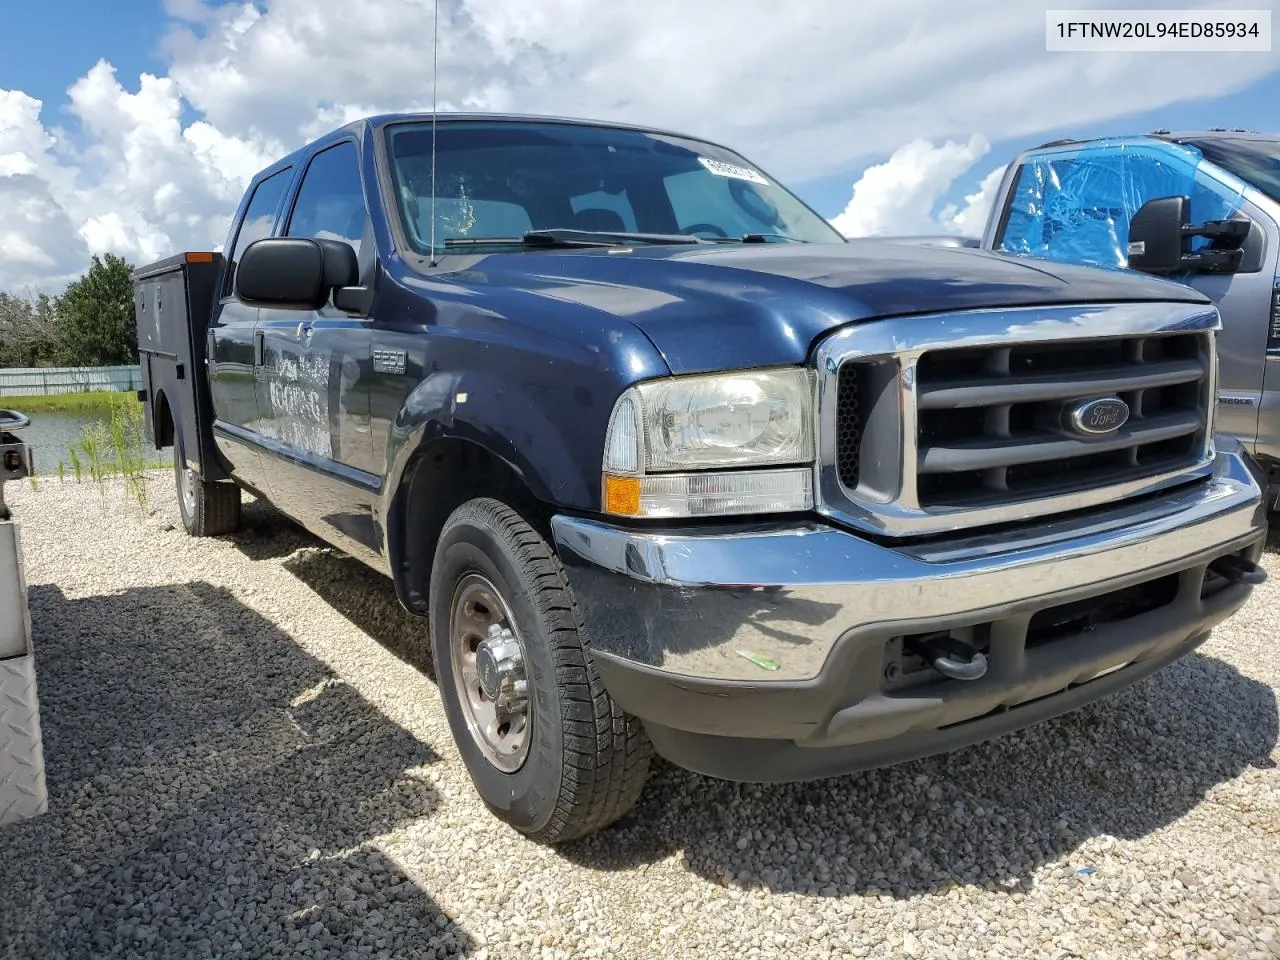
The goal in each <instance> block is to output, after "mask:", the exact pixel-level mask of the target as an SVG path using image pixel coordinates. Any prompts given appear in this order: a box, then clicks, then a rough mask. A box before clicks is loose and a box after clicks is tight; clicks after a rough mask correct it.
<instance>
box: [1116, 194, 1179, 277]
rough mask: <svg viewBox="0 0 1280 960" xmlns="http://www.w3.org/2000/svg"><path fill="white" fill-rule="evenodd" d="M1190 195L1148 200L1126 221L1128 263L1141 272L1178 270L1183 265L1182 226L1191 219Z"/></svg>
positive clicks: (1174, 271)
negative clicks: (1127, 227)
mask: <svg viewBox="0 0 1280 960" xmlns="http://www.w3.org/2000/svg"><path fill="white" fill-rule="evenodd" d="M1190 211H1191V198H1190V197H1187V196H1182V197H1159V198H1158V199H1155V200H1148V201H1147V202H1146V203H1144V204H1143V205H1142V206H1141V207H1139V208H1138V211H1137V212H1136V213H1135V214H1134V215H1133V219H1132V220H1130V221H1129V266H1130V267H1131V268H1132V269H1134V270H1141V271H1142V272H1143V273H1178V272H1180V271H1182V270H1185V269H1186V268H1185V267H1184V266H1183V265H1182V253H1183V236H1182V228H1183V227H1185V226H1186V225H1187V224H1188V223H1190V221H1191V213H1190Z"/></svg>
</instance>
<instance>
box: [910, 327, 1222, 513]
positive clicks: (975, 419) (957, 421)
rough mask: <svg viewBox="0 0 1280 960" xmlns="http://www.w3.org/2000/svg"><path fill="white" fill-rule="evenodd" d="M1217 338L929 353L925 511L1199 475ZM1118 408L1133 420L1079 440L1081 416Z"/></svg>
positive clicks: (923, 424)
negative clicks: (1080, 410) (1184, 473)
mask: <svg viewBox="0 0 1280 960" xmlns="http://www.w3.org/2000/svg"><path fill="white" fill-rule="evenodd" d="M1209 350H1210V344H1209V337H1208V335H1207V334H1202V333H1175V334H1156V335H1151V336H1145V337H1124V338H1118V339H1108V340H1096V341H1095V340H1068V341H1062V342H1056V343H1033V344H1022V345H1018V346H1014V347H1003V346H998V347H985V348H976V349H959V350H933V351H930V352H928V353H925V354H923V355H922V356H921V357H920V359H919V362H918V363H917V364H916V411H917V414H916V429H917V444H916V492H917V495H918V497H919V502H920V504H921V506H925V507H932V506H944V505H956V506H972V505H975V504H982V503H988V502H1003V501H1008V500H1010V499H1017V498H1022V497H1026V496H1029V495H1030V496H1042V495H1044V494H1046V493H1064V492H1069V491H1072V490H1085V489H1089V488H1091V487H1095V486H1098V485H1104V486H1109V485H1112V484H1115V483H1121V482H1123V481H1125V480H1131V479H1136V478H1140V477H1144V476H1147V475H1149V474H1151V473H1157V472H1163V471H1166V470H1170V469H1175V468H1178V467H1188V466H1194V465H1195V464H1196V463H1198V462H1199V460H1200V457H1201V453H1202V451H1203V449H1204V442H1205V436H1204V432H1205V429H1206V426H1207V413H1208V402H1207V393H1206V386H1207V383H1208V380H1209ZM1103 398H1107V399H1118V400H1120V401H1121V402H1122V403H1123V404H1124V405H1125V407H1127V409H1128V419H1127V421H1126V422H1125V423H1124V424H1123V425H1122V426H1121V427H1120V428H1119V429H1117V430H1115V431H1114V432H1112V433H1105V434H1101V435H1096V436H1088V435H1081V433H1080V432H1079V431H1077V430H1074V429H1073V428H1072V424H1071V419H1070V412H1071V410H1072V409H1073V407H1078V406H1079V405H1080V404H1082V403H1085V402H1088V401H1091V400H1096V399H1103Z"/></svg>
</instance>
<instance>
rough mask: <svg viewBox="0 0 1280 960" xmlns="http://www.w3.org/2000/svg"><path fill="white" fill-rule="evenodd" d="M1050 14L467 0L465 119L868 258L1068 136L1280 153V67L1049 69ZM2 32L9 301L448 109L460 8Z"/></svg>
mask: <svg viewBox="0 0 1280 960" xmlns="http://www.w3.org/2000/svg"><path fill="white" fill-rule="evenodd" d="M1276 2H1277V0H1249V2H1247V3H1246V2H1245V0H1224V2H1190V3H1187V2H1183V3H1180V4H1178V6H1180V7H1182V8H1187V9H1190V8H1214V7H1217V8H1220V9H1239V8H1240V7H1255V8H1260V9H1261V8H1269V7H1274V6H1275V4H1276ZM1166 4H1167V0H1163V2H1162V0H1155V2H1144V0H1124V2H1122V3H1111V4H1108V3H1103V2H1089V0H1073V3H1072V4H1071V5H1070V6H1072V7H1074V8H1077V9H1079V8H1087V7H1095V8H1098V9H1114V8H1118V7H1124V8H1127V9H1132V8H1143V7H1151V8H1155V7H1160V6H1163V5H1166ZM1046 6H1051V7H1054V8H1058V7H1062V6H1065V4H1062V3H1037V2H1030V0H1019V2H1018V3H1016V4H1015V3H1010V2H1009V0H965V2H964V3H955V2H954V0H895V2H894V3H892V4H869V3H848V4H838V3H832V2H831V0H789V2H787V3H778V2H776V0H736V2H734V3H731V4H730V3H710V2H699V3H695V2H690V0H643V2H641V0H630V2H626V0H613V2H601V0H440V33H441V48H440V80H439V83H440V101H441V108H442V109H468V110H480V111H485V110H494V111H508V112H522V113H539V114H554V115H562V116H565V115H567V116H581V117H594V118H599V119H607V120H621V121H629V122H637V123H644V124H650V125H654V126H660V127H665V128H668V129H674V130H677V131H680V132H684V133H688V134H692V135H695V136H705V137H708V138H710V139H714V140H717V141H719V142H722V143H725V144H727V145H729V146H732V147H734V148H735V149H737V150H739V151H740V152H742V153H743V154H744V155H745V156H747V157H748V158H749V159H751V160H752V161H753V162H755V163H758V164H759V165H761V166H762V167H763V168H764V169H766V170H768V171H769V172H770V173H771V174H772V175H773V176H775V177H777V178H779V179H780V180H782V181H783V182H784V183H786V184H787V185H789V186H790V187H791V188H792V189H794V190H795V191H796V192H797V193H798V194H799V195H800V196H801V197H802V198H803V199H805V200H806V201H807V202H809V203H810V205H812V206H813V207H814V208H815V209H816V210H817V211H818V212H819V213H821V214H822V215H823V216H825V217H828V218H829V219H831V220H832V222H833V223H835V224H836V225H837V226H838V227H839V228H840V229H841V231H842V232H844V233H845V234H846V235H848V236H862V235H878V234H916V233H964V234H969V235H976V234H978V233H980V232H981V229H982V226H983V224H984V223H985V220H986V215H987V211H988V208H989V206H990V197H991V192H992V191H993V190H994V188H995V186H996V184H997V183H998V179H999V174H1000V172H1001V171H1002V170H1003V167H1004V165H1005V164H1006V163H1007V162H1008V161H1009V160H1010V159H1011V158H1012V157H1013V156H1014V155H1015V154H1016V153H1017V152H1018V151H1019V150H1021V149H1024V148H1026V147H1028V146H1034V145H1036V144H1038V143H1041V142H1045V141H1048V140H1053V139H1057V138H1059V137H1081V136H1096V135H1105V134H1122V133H1141V132H1146V131H1149V130H1152V129H1156V128H1159V127H1170V128H1183V129H1188V128H1194V127H1206V126H1226V127H1246V128H1251V129H1257V130H1262V131H1268V132H1278V133H1280V115H1278V114H1280V51H1273V52H1271V53H1255V54H1232V53H1195V54H1187V53H1180V54H1178V53H1058V52H1055V53H1048V52H1046V51H1045V49H1044V47H1045V38H1044V32H1045V26H1044V24H1045V18H1044V11H1045V8H1046ZM0 25H2V32H0V289H2V290H10V291H14V292H19V293H22V292H27V293H30V292H34V291H36V290H44V291H47V292H53V293H56V292H57V291H58V290H60V289H61V288H62V286H64V285H65V284H66V282H67V281H68V280H70V279H72V278H74V277H75V276H77V275H78V274H80V273H81V272H83V271H84V270H85V269H86V267H87V266H88V263H89V258H90V256H91V255H92V254H95V253H106V252H112V253H116V254H119V255H121V256H124V257H126V258H127V259H129V260H130V261H131V262H133V263H135V264H141V263H145V262H148V261H149V260H153V259H158V258H160V257H164V256H167V255H169V254H170V253H173V252H177V251H180V250H184V249H201V248H203V249H212V248H216V247H218V246H219V245H220V244H222V242H223V241H224V238H225V235H226V230H227V226H228V221H229V217H230V215H231V214H232V213H233V212H234V209H235V207H236V204H237V202H238V200H239V198H240V196H241V193H242V192H243V189H244V186H245V184H246V183H247V181H248V179H249V178H250V177H251V176H252V175H253V174H254V173H255V172H256V171H257V170H259V169H261V168H262V167H263V166H265V165H267V164H268V163H270V162H271V161H272V160H274V159H275V158H276V157H278V156H280V155H282V154H284V153H286V152H289V151H291V150H293V149H295V148H296V147H298V146H301V145H302V144H303V143H305V142H306V141H307V140H308V139H310V138H312V137H314V136H316V135H318V134H320V133H322V132H324V131H326V130H328V129H331V128H333V127H335V126H338V125H340V124H341V123H344V122H346V121H348V120H351V119H355V118H356V117H359V116H362V115H365V114H369V113H374V112H383V111H391V110H401V109H423V108H429V106H430V103H431V35H432V0H251V2H242V0H228V2H222V0H112V2H111V3H104V2H102V0H55V2H52V3H50V2H46V3H33V2H29V0H0Z"/></svg>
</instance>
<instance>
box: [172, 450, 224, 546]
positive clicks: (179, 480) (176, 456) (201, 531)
mask: <svg viewBox="0 0 1280 960" xmlns="http://www.w3.org/2000/svg"><path fill="white" fill-rule="evenodd" d="M173 474H174V482H175V484H176V486H177V488H178V513H179V514H181V515H182V526H183V527H184V528H185V529H186V531H187V533H189V534H191V536H193V537H220V536H222V535H224V534H227V533H235V532H236V530H238V529H240V488H239V487H237V486H236V485H235V484H233V483H211V482H209V481H208V480H205V479H204V478H203V477H201V476H200V475H199V474H198V473H196V472H195V471H194V470H192V469H191V468H190V467H188V466H187V458H186V456H185V454H184V453H183V443H182V437H180V436H179V437H175V439H174V445H173Z"/></svg>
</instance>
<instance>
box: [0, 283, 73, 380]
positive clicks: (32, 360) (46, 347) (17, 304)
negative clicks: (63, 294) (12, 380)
mask: <svg viewBox="0 0 1280 960" xmlns="http://www.w3.org/2000/svg"><path fill="white" fill-rule="evenodd" d="M60 342H61V332H60V330H59V328H58V316H57V301H56V300H54V298H53V297H51V296H49V295H48V294H47V293H35V294H29V295H28V296H26V297H19V296H14V295H13V294H11V293H4V292H2V291H0V367H37V366H48V365H49V364H51V363H54V362H56V360H57V358H58V353H59V345H60Z"/></svg>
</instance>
